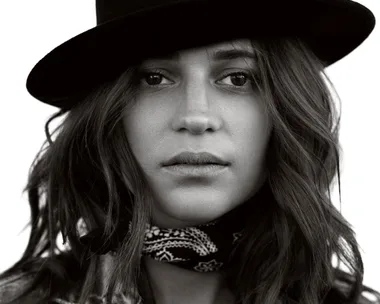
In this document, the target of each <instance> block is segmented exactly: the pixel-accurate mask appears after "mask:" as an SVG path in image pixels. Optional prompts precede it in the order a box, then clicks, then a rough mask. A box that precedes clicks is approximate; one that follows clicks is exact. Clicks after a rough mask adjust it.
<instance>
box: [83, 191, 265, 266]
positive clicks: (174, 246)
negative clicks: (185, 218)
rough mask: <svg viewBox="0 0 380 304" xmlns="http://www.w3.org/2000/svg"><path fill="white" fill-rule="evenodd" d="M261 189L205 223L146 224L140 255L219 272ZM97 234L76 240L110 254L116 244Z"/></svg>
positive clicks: (260, 194) (262, 192)
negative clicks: (181, 226)
mask: <svg viewBox="0 0 380 304" xmlns="http://www.w3.org/2000/svg"><path fill="white" fill-rule="evenodd" d="M265 189H266V187H265V185H264V186H263V187H262V188H261V189H260V190H259V191H258V192H257V193H256V194H255V195H254V196H253V197H252V198H250V199H249V200H247V201H246V202H244V203H243V204H241V205H240V206H238V207H236V208H235V209H233V210H231V211H229V212H227V213H226V214H224V215H222V216H221V217H219V218H217V219H216V220H213V221H211V222H208V223H203V224H200V225H196V226H192V227H184V228H160V227H157V226H155V225H150V224H147V226H146V230H145V238H144V246H143V251H142V254H143V255H144V256H149V257H150V258H152V259H154V260H157V261H160V262H165V263H170V264H173V265H176V266H178V267H181V268H185V269H189V270H193V271H197V272H211V271H218V270H221V269H222V268H223V267H224V266H225V265H226V264H228V261H229V260H230V259H231V258H232V252H233V251H234V249H235V247H236V245H237V244H238V243H239V240H240V239H241V237H242V235H243V233H244V228H245V226H246V224H247V221H249V220H250V212H252V211H250V210H251V208H250V207H252V206H254V205H256V207H259V206H260V203H262V202H263V200H264V198H265V195H264V192H265V191H264V190H265ZM130 225H131V223H130V222H129V228H128V231H127V233H130ZM82 228H83V227H82ZM101 235H102V234H101V232H100V231H97V230H95V231H92V232H91V233H88V234H86V235H84V236H83V237H81V239H80V240H81V243H82V244H87V245H88V247H89V249H90V251H91V252H92V253H95V254H106V253H108V252H111V253H112V252H113V253H114V252H115V251H116V250H117V248H118V247H119V244H120V242H119V241H116V242H111V243H110V242H105V241H103V240H102V237H101ZM123 236H125V232H124V235H123Z"/></svg>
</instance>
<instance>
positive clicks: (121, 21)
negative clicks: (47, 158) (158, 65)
mask: <svg viewBox="0 0 380 304" xmlns="http://www.w3.org/2000/svg"><path fill="white" fill-rule="evenodd" d="M96 13H97V26H95V27H94V28H92V29H90V30H88V31H85V32H83V33H81V34H79V35H77V36H75V37H74V38H71V39H70V40H68V41H66V42H64V43H63V44H61V45H60V46H58V47H56V48H55V49H54V50H52V51H51V52H50V53H49V54H47V55H46V56H45V57H44V58H42V59H41V60H40V61H39V62H38V63H37V64H36V65H35V66H34V68H33V69H32V71H31V72H30V74H29V76H28V79H27V84H26V86H27V89H28V91H29V93H30V94H31V95H32V96H34V97H35V98H37V99H38V100H40V101H42V102H44V103H47V104H50V105H53V106H56V107H59V108H65V109H70V108H71V107H72V106H73V104H74V103H75V102H76V101H74V100H79V98H78V96H84V95H86V94H87V93H88V92H90V90H92V89H93V88H95V87H96V86H98V85H100V84H102V83H104V82H105V81H108V80H111V79H113V78H114V77H116V76H117V75H119V74H121V73H122V72H123V71H124V70H125V69H126V67H127V66H129V65H131V64H136V63H138V62H139V61H141V60H142V59H144V58H147V57H157V56H160V55H164V54H167V53H170V52H174V51H177V50H180V49H185V48H191V47H197V46H202V45H207V44H213V43H217V42H222V41H227V40H233V39H240V38H253V39H255V38H258V39H259V38H260V37H265V38H268V37H269V38H270V37H276V36H277V37H278V36H297V37H300V38H302V40H303V41H304V42H305V43H306V44H307V45H308V46H309V47H310V49H311V50H312V51H313V52H314V53H315V54H316V55H317V56H318V57H319V58H320V59H321V60H322V62H323V63H324V65H325V67H327V66H329V65H331V64H332V63H334V62H336V61H338V60H340V59H341V58H343V57H345V56H346V55H347V54H349V53H350V52H352V51H353V50H354V49H355V48H357V47H358V46H359V45H360V44H361V43H362V42H363V41H364V40H365V39H366V38H367V37H368V36H369V34H370V33H371V32H372V30H373V28H374V26H375V17H374V15H373V14H372V12H371V11H370V10H368V9H367V8H366V7H364V6H363V5H361V4H359V3H356V2H354V1H351V0H97V1H96ZM68 22H69V20H68Z"/></svg>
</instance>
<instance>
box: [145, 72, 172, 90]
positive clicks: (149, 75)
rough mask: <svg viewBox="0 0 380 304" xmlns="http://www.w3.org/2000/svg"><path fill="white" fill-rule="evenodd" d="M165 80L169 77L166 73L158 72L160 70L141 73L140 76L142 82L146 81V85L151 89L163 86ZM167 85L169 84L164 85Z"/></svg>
mask: <svg viewBox="0 0 380 304" xmlns="http://www.w3.org/2000/svg"><path fill="white" fill-rule="evenodd" d="M163 79H167V77H166V76H165V75H164V73H162V72H160V71H158V70H154V71H151V72H148V71H146V72H141V76H140V81H144V82H145V83H144V85H148V86H151V87H155V86H159V85H162V83H161V82H162V80H163ZM165 84H169V82H168V83H164V85H165Z"/></svg>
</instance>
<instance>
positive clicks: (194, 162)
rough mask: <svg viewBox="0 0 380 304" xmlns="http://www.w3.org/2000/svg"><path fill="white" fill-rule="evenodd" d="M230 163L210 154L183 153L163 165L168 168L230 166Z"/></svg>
mask: <svg viewBox="0 0 380 304" xmlns="http://www.w3.org/2000/svg"><path fill="white" fill-rule="evenodd" d="M228 165H230V163H229V162H227V161H225V160H223V159H222V158H220V157H218V156H216V155H214V154H211V153H208V152H201V153H193V152H182V153H180V154H177V155H175V156H174V157H172V158H170V159H169V160H167V161H165V162H164V163H163V166H164V167H168V166H188V167H190V166H191V167H194V166H228Z"/></svg>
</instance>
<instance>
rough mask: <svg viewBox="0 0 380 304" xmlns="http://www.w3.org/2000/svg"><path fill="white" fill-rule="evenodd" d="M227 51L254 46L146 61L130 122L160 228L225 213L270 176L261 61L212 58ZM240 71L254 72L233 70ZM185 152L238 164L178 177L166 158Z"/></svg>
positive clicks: (232, 45) (234, 44)
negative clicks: (253, 76) (258, 74)
mask: <svg viewBox="0 0 380 304" xmlns="http://www.w3.org/2000/svg"><path fill="white" fill-rule="evenodd" d="M221 49H223V50H226V49H229V50H231V49H232V50H233V49H243V50H251V51H253V48H252V46H251V44H250V42H249V40H234V41H230V42H223V43H219V44H214V45H209V46H206V47H201V48H196V49H188V50H182V51H180V52H179V58H178V61H176V60H173V59H170V60H168V59H166V58H154V59H147V60H146V61H144V62H143V63H142V64H141V69H142V71H143V72H144V73H145V74H144V75H142V76H141V77H140V83H139V91H138V94H137V97H136V100H135V103H134V107H133V108H132V109H131V110H130V111H128V113H126V114H125V116H124V126H125V131H126V134H127V138H128V140H129V144H130V147H131V149H132V152H133V154H134V155H135V157H136V159H137V161H138V163H139V164H140V166H141V167H142V169H143V171H144V174H145V175H146V177H147V179H148V183H149V185H150V187H152V190H153V195H154V206H153V210H152V219H153V223H154V224H156V225H158V226H161V227H176V228H179V227H184V226H189V225H195V224H200V223H204V222H208V221H211V220H213V219H215V218H218V217H220V216H222V215H223V214H225V213H227V212H228V211H230V210H232V209H233V208H235V207H237V206H238V205H240V204H242V203H243V202H244V201H246V200H247V199H248V198H250V197H252V196H253V195H254V194H255V193H256V192H257V190H258V189H259V188H260V186H261V185H262V183H263V182H264V180H265V178H266V170H265V154H266V147H267V143H268V140H269V136H270V131H271V123H270V120H269V118H268V116H267V115H266V114H265V111H264V104H263V101H262V99H261V98H260V97H259V96H258V91H257V89H256V88H255V86H253V87H252V86H251V83H252V82H251V80H250V74H249V71H250V70H252V69H255V61H254V60H253V59H250V58H238V59H233V60H222V61H219V60H218V61H213V60H212V59H213V58H212V55H213V52H214V51H215V50H221ZM157 71H158V72H160V73H163V74H164V76H160V75H157V74H155V73H156V72H157ZM236 72H245V73H247V77H244V76H243V77H241V76H239V75H230V74H231V73H236ZM147 73H148V74H147ZM225 73H227V74H229V75H225ZM239 77H240V78H239ZM182 151H192V152H203V151H207V152H210V153H212V154H215V155H217V156H219V157H221V158H223V159H224V160H226V161H229V162H230V163H231V165H230V166H229V167H228V170H226V171H225V172H224V173H222V174H220V175H218V176H216V177H203V178H196V179H194V178H189V177H177V176H172V175H171V174H169V173H167V172H166V171H165V170H164V169H163V168H162V162H163V161H165V160H167V159H168V158H170V157H172V156H174V155H175V154H177V153H180V152H182Z"/></svg>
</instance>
